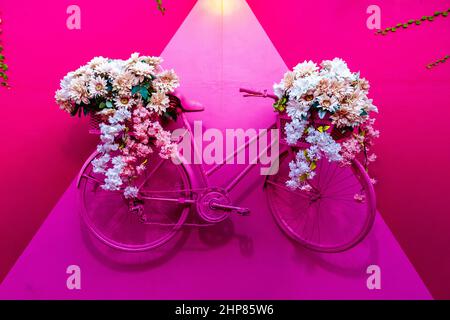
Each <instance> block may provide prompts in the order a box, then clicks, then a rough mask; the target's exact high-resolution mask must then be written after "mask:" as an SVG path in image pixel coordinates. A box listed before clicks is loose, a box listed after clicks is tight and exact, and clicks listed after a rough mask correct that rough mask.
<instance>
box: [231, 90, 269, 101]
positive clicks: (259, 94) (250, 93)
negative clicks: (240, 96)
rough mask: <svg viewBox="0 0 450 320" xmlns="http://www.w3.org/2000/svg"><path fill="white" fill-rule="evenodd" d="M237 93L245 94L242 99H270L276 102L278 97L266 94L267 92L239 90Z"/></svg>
mask: <svg viewBox="0 0 450 320" xmlns="http://www.w3.org/2000/svg"><path fill="white" fill-rule="evenodd" d="M239 92H243V93H246V94H244V97H261V98H272V99H274V100H278V97H277V96H276V95H273V94H269V93H267V90H264V91H262V92H261V91H254V90H250V89H245V88H239Z"/></svg>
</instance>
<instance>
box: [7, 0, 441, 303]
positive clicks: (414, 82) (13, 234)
mask: <svg viewBox="0 0 450 320" xmlns="http://www.w3.org/2000/svg"><path fill="white" fill-rule="evenodd" d="M194 2H195V1H194V0H184V1H180V0H179V1H176V2H175V1H166V3H167V5H166V6H167V7H168V11H167V14H166V16H165V17H161V15H160V13H159V12H157V11H156V10H155V7H154V3H153V1H151V0H130V1H127V2H124V4H126V5H119V4H118V3H117V4H116V3H114V4H113V3H111V2H110V1H105V0H97V1H87V0H76V1H66V0H64V1H49V0H47V1H39V2H36V1H30V0H25V1H22V2H21V4H20V5H18V4H17V2H13V1H3V0H2V1H1V2H0V10H1V12H2V18H3V20H4V24H3V28H4V34H3V35H2V39H3V42H4V45H5V55H6V57H7V62H8V64H9V66H10V68H11V71H10V72H9V75H10V77H11V81H10V83H11V85H12V89H11V90H8V91H6V90H1V91H0V106H1V110H2V117H1V118H0V125H1V126H2V128H4V129H5V131H4V135H6V139H3V141H2V142H3V150H4V151H3V152H2V155H3V157H2V158H1V160H0V161H1V165H2V168H3V169H2V178H3V183H2V184H1V186H0V194H1V195H2V198H1V199H2V206H1V208H2V209H1V215H0V252H1V259H0V279H1V278H3V276H4V275H5V274H6V272H7V271H8V270H9V268H10V267H11V265H12V263H13V262H14V261H15V259H16V258H17V257H18V256H19V255H20V253H21V251H22V250H23V248H24V247H25V245H26V244H27V243H28V242H29V240H30V238H31V237H32V236H33V234H34V232H35V231H36V229H37V228H38V227H39V225H40V224H41V222H42V221H43V220H44V218H45V217H46V215H47V213H48V212H49V211H50V209H51V208H52V206H53V205H54V204H55V202H56V200H57V199H58V198H59V196H60V195H61V194H62V192H63V191H64V190H65V188H66V187H67V186H68V184H69V182H70V181H71V180H72V178H73V177H74V176H75V174H76V172H77V171H78V169H79V167H80V165H81V163H82V162H83V159H85V158H86V156H87V154H88V153H89V152H90V150H91V149H92V148H93V146H94V143H95V140H94V139H92V138H91V137H88V135H87V134H86V130H85V129H86V123H85V122H81V123H80V122H78V121H72V119H69V118H68V117H67V116H66V114H64V113H62V112H58V110H57V109H56V108H57V107H56V105H55V104H54V102H53V93H54V90H55V89H56V88H57V86H58V81H59V79H60V78H61V77H62V76H63V75H64V74H65V73H66V72H67V71H69V70H72V69H74V68H76V67H78V66H79V65H80V64H83V63H85V62H86V61H87V60H88V59H90V58H91V57H93V56H95V55H105V56H111V57H126V56H128V55H129V54H130V53H131V52H134V51H140V52H141V53H145V54H159V53H160V52H161V51H162V49H163V48H164V46H165V45H166V43H167V42H168V41H169V40H170V38H171V37H172V35H173V34H174V32H175V31H176V30H177V28H178V26H179V25H180V23H181V22H182V21H183V19H184V17H185V16H186V15H187V13H188V12H189V10H190V8H191V7H192V5H193V3H194ZM74 3H76V4H78V5H79V6H80V7H81V8H82V29H81V30H80V31H70V30H68V29H67V28H66V27H65V19H66V17H67V15H66V14H65V11H66V8H67V6H68V5H70V4H74ZM248 3H249V4H250V6H251V7H252V9H253V10H254V12H255V14H256V16H257V17H258V19H259V21H260V22H261V24H262V26H263V27H264V28H265V30H266V32H267V33H268V35H269V36H270V37H271V39H272V41H273V43H274V44H275V46H276V48H277V49H278V50H279V52H280V54H281V56H282V57H283V58H284V59H285V61H286V63H287V64H288V66H293V65H294V64H295V63H296V62H298V61H303V60H304V59H313V60H316V61H320V60H322V59H324V58H332V57H334V56H340V57H342V58H344V59H345V60H347V61H348V62H349V65H350V67H351V68H352V69H359V70H361V72H362V74H363V75H364V76H366V77H367V78H368V79H369V80H370V81H371V84H372V97H373V98H374V100H375V103H376V104H377V105H378V106H379V107H380V110H381V114H380V116H379V122H378V125H379V128H380V129H381V131H382V136H381V138H380V139H379V144H378V147H377V151H378V155H379V161H378V163H377V164H376V166H375V170H374V171H375V173H376V175H377V176H378V178H379V180H380V183H379V185H378V187H377V192H378V197H379V208H380V211H381V213H382V214H383V216H384V218H385V220H386V221H387V222H388V223H389V225H390V226H391V228H392V230H393V231H394V234H395V235H396V237H397V238H398V240H399V241H400V244H401V245H402V246H403V248H404V249H405V250H406V252H407V254H408V255H409V257H410V258H411V259H412V262H413V263H414V265H415V266H416V268H417V270H418V272H419V273H420V274H421V276H422V277H423V279H424V280H425V282H426V284H427V285H428V286H429V288H430V289H431V291H432V293H433V294H434V296H435V297H441V298H442V297H447V298H450V274H448V272H446V271H447V270H450V257H449V256H448V255H447V254H446V253H447V252H448V248H447V244H448V243H450V216H449V215H448V212H449V210H448V209H447V203H446V199H447V190H446V184H445V182H446V181H448V180H449V179H450V173H449V172H450V171H449V170H446V169H445V168H446V165H447V164H448V163H449V161H450V141H449V140H450V138H449V134H448V131H447V127H448V124H447V123H446V119H448V118H449V116H450V108H449V104H450V103H449V98H450V91H449V90H448V85H449V81H450V73H449V67H450V62H447V63H446V64H444V65H441V66H439V67H437V68H435V69H433V70H431V71H429V70H426V69H425V68H424V65H425V64H426V63H429V62H430V61H432V60H434V59H436V58H439V57H442V56H444V55H445V54H449V53H450V44H449V41H448V39H449V36H450V34H449V33H450V28H449V23H450V17H447V19H446V20H445V19H441V18H439V19H437V20H436V21H435V22H433V23H429V24H425V25H424V26H421V27H417V28H415V27H413V28H411V29H408V30H406V31H404V30H401V31H399V32H397V33H396V34H390V35H388V36H386V37H378V36H374V35H373V34H372V31H369V30H368V29H367V28H366V24H365V21H366V17H367V14H366V8H367V6H368V5H370V4H378V5H379V6H380V7H381V10H382V25H383V26H388V25H391V24H395V23H397V22H399V21H405V20H408V19H410V18H416V17H420V16H422V15H425V14H430V13H432V12H434V11H435V10H439V9H446V8H447V7H448V1H443V0H436V1H433V2H431V1H419V0H411V1H408V4H407V5H406V4H405V2H404V1H376V2H375V1H374V2H372V1H365V0H358V1H355V0H339V1H338V0H330V1H294V0H279V1H276V4H273V3H275V2H274V1H262V0H248ZM293 8H294V9H293ZM156 25H158V27H156ZM19 117H20V122H17V121H16V119H17V118H19ZM440 119H443V120H441V121H438V120H440ZM67 128H70V129H69V130H67ZM69 141H70V142H69Z"/></svg>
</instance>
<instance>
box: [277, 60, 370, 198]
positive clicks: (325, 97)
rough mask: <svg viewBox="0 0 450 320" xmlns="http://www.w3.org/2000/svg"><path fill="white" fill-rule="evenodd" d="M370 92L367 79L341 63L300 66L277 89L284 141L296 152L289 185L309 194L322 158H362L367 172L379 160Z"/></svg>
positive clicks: (345, 160) (342, 161) (346, 160)
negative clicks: (310, 182)
mask: <svg viewBox="0 0 450 320" xmlns="http://www.w3.org/2000/svg"><path fill="white" fill-rule="evenodd" d="M368 90H369V83H368V82H367V80H366V79H364V78H361V77H360V75H359V73H352V72H351V71H350V70H349V68H348V67H347V64H346V63H345V61H343V60H342V59H339V58H335V59H333V60H324V61H322V63H321V64H320V66H318V65H316V64H315V63H314V62H312V61H305V62H303V63H300V64H298V65H297V66H296V67H294V69H293V70H292V71H288V72H286V74H285V75H284V77H283V79H282V80H281V82H280V83H276V84H275V85H274V92H275V95H276V96H277V98H278V99H277V100H276V102H275V104H274V108H275V110H276V111H278V112H279V113H280V115H279V119H280V128H281V130H283V135H282V141H283V142H284V143H286V144H288V145H290V146H293V147H296V148H297V149H298V152H297V153H296V157H295V159H294V160H293V161H291V162H290V164H289V167H290V172H289V180H288V181H287V182H286V184H287V186H289V187H291V188H293V189H301V190H310V189H311V185H310V184H309V182H308V180H310V179H312V178H313V177H314V176H315V169H316V167H317V162H318V160H320V159H321V158H323V157H325V158H326V159H328V161H336V162H339V163H340V164H342V165H349V164H350V163H351V161H352V160H353V159H355V157H356V156H357V155H358V154H362V155H363V156H364V165H365V167H366V170H367V165H368V163H369V162H372V161H375V159H376V155H375V154H373V153H371V154H370V153H369V151H370V150H369V149H370V148H371V146H372V145H373V140H374V138H376V137H378V135H379V132H378V131H377V130H375V129H374V128H373V124H374V122H375V120H374V119H373V118H371V113H372V112H378V110H377V108H376V107H375V106H374V105H373V104H372V100H371V99H369V98H368V97H367V94H368ZM372 181H373V182H374V180H373V179H372Z"/></svg>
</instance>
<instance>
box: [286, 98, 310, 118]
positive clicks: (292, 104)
mask: <svg viewBox="0 0 450 320" xmlns="http://www.w3.org/2000/svg"><path fill="white" fill-rule="evenodd" d="M309 108H310V106H309V103H308V102H306V101H304V100H301V101H298V100H289V102H288V103H287V106H286V113H287V114H288V116H289V117H291V119H294V118H295V119H299V120H300V119H303V118H306V117H307V116H308V111H309Z"/></svg>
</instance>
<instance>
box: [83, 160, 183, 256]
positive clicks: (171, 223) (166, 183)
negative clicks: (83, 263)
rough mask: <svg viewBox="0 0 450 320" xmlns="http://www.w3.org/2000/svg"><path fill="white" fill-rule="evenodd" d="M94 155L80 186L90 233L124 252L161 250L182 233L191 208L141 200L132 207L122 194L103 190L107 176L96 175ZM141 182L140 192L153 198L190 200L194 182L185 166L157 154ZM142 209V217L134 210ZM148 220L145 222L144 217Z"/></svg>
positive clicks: (173, 203) (85, 170) (84, 218)
mask: <svg viewBox="0 0 450 320" xmlns="http://www.w3.org/2000/svg"><path fill="white" fill-rule="evenodd" d="M97 156H99V155H98V154H97V153H94V154H93V155H92V156H91V158H90V159H89V160H88V162H87V163H86V165H85V166H84V167H83V169H82V172H81V173H80V180H79V184H78V189H79V194H80V201H81V216H82V218H83V221H84V222H85V224H86V225H87V227H88V229H89V230H90V231H91V232H92V233H93V234H94V235H95V236H96V237H97V238H98V239H100V240H101V241H102V242H104V243H105V244H107V245H108V246H110V247H113V248H116V249H119V250H124V251H145V250H150V249H154V248H157V247H159V246H161V245H163V244H164V243H166V242H167V241H169V240H170V239H172V238H173V237H174V236H175V234H176V232H177V231H178V230H179V229H180V227H181V226H182V225H183V223H184V222H185V221H186V218H187V216H188V214H189V210H190V206H189V205H188V204H182V203H178V202H176V201H175V202H167V201H160V200H147V199H145V200H141V201H139V203H137V204H136V203H134V204H133V203H130V201H129V200H127V199H125V197H124V196H123V193H122V192H121V191H107V190H103V189H102V188H101V185H102V184H103V178H104V176H103V175H101V174H98V173H94V172H93V167H92V161H93V160H94V159H95V158H96V157H97ZM148 163H149V167H148V169H147V171H146V172H145V174H144V175H143V176H142V177H141V179H140V181H138V182H139V184H138V185H139V186H140V188H139V189H140V192H146V193H148V194H151V196H152V197H170V198H174V199H177V198H185V199H187V198H190V197H191V194H190V192H189V190H190V180H189V177H188V176H187V174H186V172H185V170H184V167H183V166H182V165H175V164H173V163H172V161H171V160H164V159H161V158H160V157H159V156H158V155H157V154H153V155H152V156H150V158H149V159H148ZM136 206H138V207H139V208H140V211H139V212H141V214H138V213H137V212H136V211H135V210H133V208H136ZM144 216H145V218H146V219H145V221H144V220H143V219H142V217H144Z"/></svg>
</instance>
